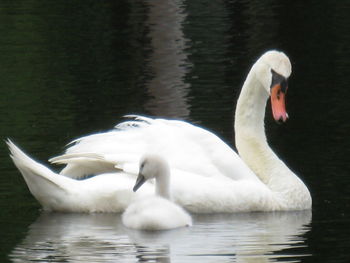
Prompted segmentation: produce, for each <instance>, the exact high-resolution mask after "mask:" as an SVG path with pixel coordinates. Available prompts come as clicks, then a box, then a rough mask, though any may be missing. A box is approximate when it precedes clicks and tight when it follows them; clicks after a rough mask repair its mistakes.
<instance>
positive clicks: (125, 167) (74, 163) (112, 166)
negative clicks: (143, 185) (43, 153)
mask: <svg viewBox="0 0 350 263" xmlns="http://www.w3.org/2000/svg"><path fill="white" fill-rule="evenodd" d="M135 160H137V157H135V156H134V155H128V156H127V155H122V156H120V155H118V154H115V155H113V154H98V153H92V152H90V153H67V154H63V155H60V156H57V157H53V158H51V159H50V160H49V161H50V162H51V163H53V164H66V167H65V168H63V170H62V171H61V174H62V175H65V176H68V177H71V178H75V179H80V178H84V177H87V176H91V175H97V174H102V173H108V172H119V171H123V172H126V173H131V174H137V172H138V167H137V161H135Z"/></svg>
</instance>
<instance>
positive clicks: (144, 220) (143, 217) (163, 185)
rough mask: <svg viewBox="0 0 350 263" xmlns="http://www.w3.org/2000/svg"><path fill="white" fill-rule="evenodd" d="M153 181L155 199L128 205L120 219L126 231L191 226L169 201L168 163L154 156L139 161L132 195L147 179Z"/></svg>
mask: <svg viewBox="0 0 350 263" xmlns="http://www.w3.org/2000/svg"><path fill="white" fill-rule="evenodd" d="M151 178H155V180H156V189H155V190H156V191H155V192H156V195H154V196H148V197H142V199H137V200H136V201H135V202H133V203H131V204H130V205H129V206H128V208H127V209H126V210H125V212H124V213H123V215H122V222H123V224H124V225H125V226H126V227H128V228H133V229H141V230H165V229H172V228H177V227H183V226H191V225H192V219H191V217H190V215H189V214H188V213H186V212H185V210H183V209H182V208H181V207H180V206H178V205H176V204H175V203H173V202H171V201H170V169H169V165H168V163H167V162H166V161H165V160H164V159H163V158H161V157H159V156H157V155H151V154H148V155H145V156H144V157H143V158H141V161H140V169H139V175H138V177H137V179H136V183H135V186H134V188H133V191H134V192H136V191H137V190H138V189H139V188H140V187H141V186H142V184H143V183H145V182H146V181H147V180H148V179H151Z"/></svg>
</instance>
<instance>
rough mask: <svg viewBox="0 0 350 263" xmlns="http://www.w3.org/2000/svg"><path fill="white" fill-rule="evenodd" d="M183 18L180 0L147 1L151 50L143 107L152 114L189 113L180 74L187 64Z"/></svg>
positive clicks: (183, 116)
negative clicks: (146, 94) (148, 79)
mask: <svg viewBox="0 0 350 263" xmlns="http://www.w3.org/2000/svg"><path fill="white" fill-rule="evenodd" d="M185 18H186V13H185V10H184V8H183V1H182V0H175V1H173V0H155V1H149V13H148V21H147V24H148V27H149V30H150V32H149V38H150V39H151V48H152V53H151V54H150V58H149V68H150V69H149V70H150V71H151V75H152V79H151V80H150V81H149V82H148V83H147V84H146V85H147V90H148V92H149V95H150V96H151V97H152V98H151V99H150V100H149V101H148V103H147V104H146V105H145V108H146V109H147V110H148V111H149V112H150V113H151V114H152V115H154V116H167V117H174V118H186V117H188V115H189V106H188V105H187V101H186V98H187V93H188V88H189V84H185V83H184V77H185V75H186V73H187V71H188V68H189V67H190V65H189V63H188V62H187V54H186V52H185V48H186V39H185V38H184V34H183V32H182V24H183V22H184V20H185Z"/></svg>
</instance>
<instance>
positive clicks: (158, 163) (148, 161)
mask: <svg viewBox="0 0 350 263" xmlns="http://www.w3.org/2000/svg"><path fill="white" fill-rule="evenodd" d="M168 171H169V165H168V163H167V162H166V161H165V160H164V159H163V158H162V157H160V156H158V155H155V154H147V155H144V156H143V157H142V158H141V159H140V164H139V174H138V176H137V179H136V183H135V185H134V188H133V191H134V192H136V191H137V190H138V189H139V188H140V187H141V186H142V185H143V184H144V183H145V182H146V181H147V180H149V179H152V178H157V177H159V176H168Z"/></svg>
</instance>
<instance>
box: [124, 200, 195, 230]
mask: <svg viewBox="0 0 350 263" xmlns="http://www.w3.org/2000/svg"><path fill="white" fill-rule="evenodd" d="M122 221H123V224H124V225H125V226H126V227H128V228H133V229H140V230H166V229H173V228H178V227H184V226H191V225H192V219H191V217H190V215H189V214H187V213H186V212H185V210H183V209H182V208H181V207H180V206H178V205H176V204H174V203H172V202H171V201H169V200H167V199H165V198H162V197H160V196H148V197H145V198H143V199H139V200H137V201H135V202H134V203H132V204H131V205H130V206H129V207H128V208H127V209H126V210H125V212H124V214H123V215H122Z"/></svg>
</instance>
